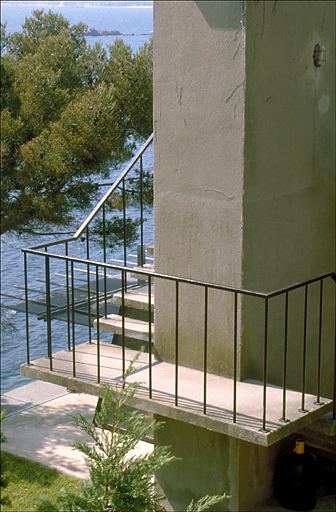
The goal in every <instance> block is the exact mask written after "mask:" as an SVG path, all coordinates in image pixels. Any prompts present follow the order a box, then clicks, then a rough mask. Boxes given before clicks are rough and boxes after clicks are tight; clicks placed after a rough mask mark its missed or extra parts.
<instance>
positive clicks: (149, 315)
mask: <svg viewBox="0 0 336 512" xmlns="http://www.w3.org/2000/svg"><path fill="white" fill-rule="evenodd" d="M151 287H152V280H151V276H150V275H148V305H149V308H148V309H149V313H148V355H149V364H148V371H149V379H148V380H149V398H152V290H151Z"/></svg>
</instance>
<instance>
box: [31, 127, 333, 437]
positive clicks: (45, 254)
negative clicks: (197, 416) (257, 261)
mask: <svg viewBox="0 0 336 512" xmlns="http://www.w3.org/2000/svg"><path fill="white" fill-rule="evenodd" d="M152 141H153V135H151V136H150V137H149V138H148V140H147V141H146V142H145V144H144V145H143V146H142V147H141V149H140V151H139V152H138V153H137V155H136V156H135V157H134V158H133V159H132V161H131V162H130V163H129V165H128V166H127V167H126V169H125V170H124V171H123V173H122V174H121V175H120V176H119V178H118V179H117V180H116V181H115V183H114V184H113V185H112V186H111V187H110V188H109V190H108V191H107V192H106V194H105V195H104V197H103V198H102V199H101V201H100V202H99V203H98V204H97V206H96V207H95V208H94V210H93V211H92V212H91V214H90V215H89V216H88V218H87V219H86V220H85V222H84V223H83V224H82V225H81V227H80V228H79V229H78V230H77V231H76V233H75V234H74V236H72V237H70V238H65V239H61V240H57V241H52V242H49V243H44V244H40V245H36V246H34V247H31V248H28V249H23V253H24V274H25V304H26V306H25V310H26V331H27V338H26V339H27V363H28V364H30V359H31V358H30V348H31V343H30V333H29V302H30V301H31V299H30V293H31V291H30V288H29V286H28V256H29V255H35V256H38V257H39V258H43V260H44V273H45V279H44V281H45V297H46V301H45V311H44V312H43V313H42V314H41V315H40V317H41V318H44V319H45V320H46V330H47V356H48V358H49V368H50V370H51V371H53V336H52V319H54V318H57V314H58V313H59V312H60V310H62V309H63V311H65V312H66V324H67V343H66V348H67V349H68V350H69V351H72V375H73V376H74V377H75V376H76V342H77V339H76V329H75V324H76V320H75V317H76V313H78V311H81V313H83V308H84V312H85V314H86V315H87V320H88V321H87V325H88V330H89V333H88V334H89V341H90V343H91V341H92V332H91V329H92V323H93V319H96V324H97V363H96V365H97V382H98V383H100V381H101V371H100V370H101V369H100V366H101V361H100V358H101V355H100V329H99V319H100V318H101V317H102V316H105V317H106V316H107V305H108V303H109V301H110V299H111V297H112V295H113V293H114V292H115V291H116V290H115V289H114V290H113V292H112V291H110V290H108V287H107V281H108V280H109V279H110V277H111V276H112V275H114V276H115V275H116V274H115V273H117V274H118V275H120V283H121V284H120V291H121V294H122V307H121V312H122V336H121V338H122V371H123V372H125V364H126V358H125V349H126V345H125V337H126V336H125V293H126V291H127V287H128V285H127V274H128V273H129V272H130V267H129V266H128V265H127V259H126V232H125V226H126V203H125V179H126V178H127V176H128V175H129V173H130V171H131V170H132V169H133V168H134V166H135V164H136V163H137V162H138V161H139V162H140V176H139V179H140V247H141V257H140V263H141V265H142V264H143V263H144V260H145V258H144V252H143V251H144V249H143V247H144V243H143V242H144V228H143V225H144V218H143V197H142V173H143V162H142V157H143V154H144V152H145V151H146V149H147V148H148V147H149V146H150V144H151V143H152ZM120 185H121V186H122V194H123V206H122V210H123V221H124V249H123V265H117V264H109V263H107V257H106V254H107V248H106V230H105V206H106V202H107V201H108V200H109V198H110V197H111V195H112V194H113V193H114V192H115V191H116V189H117V188H118V187H120ZM99 212H102V216H103V221H102V223H103V230H102V231H103V240H102V245H103V261H102V262H99V261H94V260H92V259H91V258H90V249H89V235H90V234H89V226H90V224H91V222H92V221H93V220H94V219H95V218H96V217H97V215H98V213H99ZM84 233H85V236H86V243H87V245H86V258H77V257H73V256H69V243H71V242H75V241H76V240H78V239H79V238H80V237H81V236H82V235H83V234H84ZM56 246H57V247H61V248H62V252H64V254H61V255H60V254H55V253H52V252H50V249H51V247H56ZM56 260H57V261H58V262H63V268H64V269H65V274H64V278H65V283H64V284H62V286H64V288H65V299H64V300H65V304H63V305H61V306H54V305H53V304H52V303H51V297H52V290H51V286H52V281H51V267H52V263H53V262H54V261H56ZM75 264H76V265H77V266H78V265H79V266H81V267H82V268H80V269H79V268H76V267H75V266H74V265H75ZM77 272H84V273H86V279H85V290H84V291H83V288H76V286H75V280H76V279H78V277H76V275H75V274H76V273H77ZM132 272H134V273H135V274H136V275H137V276H139V279H141V277H143V278H144V277H146V278H147V279H148V301H149V304H150V302H151V294H152V289H153V287H154V284H153V283H154V282H157V281H159V280H163V281H165V282H168V281H169V282H172V283H174V286H175V299H174V300H175V305H174V309H175V320H174V323H173V325H172V326H171V328H172V329H173V332H172V335H171V338H172V339H174V342H173V343H174V353H175V356H174V359H175V360H174V367H175V372H174V374H175V377H174V378H175V382H174V387H175V396H174V403H175V406H176V407H179V392H178V389H179V369H180V366H181V364H180V363H181V362H180V358H179V352H180V329H179V327H180V315H181V311H182V309H183V308H185V307H187V305H186V304H184V303H182V301H181V298H180V285H182V284H183V285H189V286H196V287H197V289H198V290H201V291H202V293H203V294H204V296H203V301H204V309H203V311H202V312H199V316H202V318H203V330H204V332H203V347H202V357H203V368H202V372H203V397H202V403H203V414H205V415H206V414H208V410H207V406H208V400H207V391H208V389H207V375H208V374H209V368H208V366H209V365H208V353H209V350H208V345H209V293H211V290H218V291H220V292H222V293H229V294H230V295H231V296H232V311H233V315H232V332H233V335H232V340H231V342H232V344H233V368H232V376H233V378H232V386H233V394H232V397H233V398H232V422H233V423H236V422H237V414H238V408H237V384H238V382H239V375H238V366H239V361H238V350H239V347H238V344H239V341H238V339H239V322H238V315H239V301H240V300H241V298H242V297H251V298H252V299H253V300H255V301H262V302H263V320H262V332H263V335H262V336H263V341H262V353H263V356H262V384H263V394H262V410H263V413H262V428H261V430H262V431H267V428H266V423H267V400H266V398H267V385H268V383H269V382H268V381H269V379H268V370H269V367H268V365H269V350H270V348H271V347H272V344H273V345H274V343H276V342H275V341H274V340H273V339H272V336H271V335H270V328H269V327H270V326H269V324H270V320H269V307H270V303H271V301H272V300H273V299H274V298H276V297H283V311H282V314H283V316H284V320H283V368H282V392H283V393H282V396H283V398H282V411H281V420H282V421H283V422H286V421H287V418H286V408H287V403H286V399H287V389H288V333H289V330H290V329H289V325H288V318H289V309H290V308H289V297H290V295H291V294H292V293H293V292H294V291H295V290H299V289H302V290H303V295H304V296H303V311H304V313H303V336H302V346H301V348H302V365H301V366H302V371H301V377H302V380H301V390H300V391H301V397H302V398H301V411H302V412H305V397H306V394H307V392H306V378H307V375H308V373H310V372H311V368H310V367H307V329H308V327H307V326H308V292H309V289H310V287H311V286H312V285H313V284H314V283H317V285H319V287H320V288H319V299H318V301H317V304H316V308H317V310H316V311H317V312H316V316H317V317H318V328H317V332H318V335H317V341H316V344H317V360H316V365H317V377H316V383H315V391H316V402H317V403H318V404H319V403H320V398H321V380H322V377H321V375H322V374H321V368H322V347H323V343H322V337H323V322H325V320H324V316H325V313H324V316H323V311H324V309H323V308H324V291H323V290H324V288H323V286H324V283H325V282H326V281H327V280H330V279H333V280H334V281H335V273H333V272H329V273H325V274H323V275H319V276H317V277H314V278H312V279H309V280H306V281H303V282H300V283H297V284H294V285H292V286H288V287H286V288H282V289H280V290H276V291H273V292H270V293H261V292H257V291H251V290H244V289H238V288H234V287H228V286H224V285H218V284H213V283H208V282H202V281H199V280H193V279H186V278H183V277H179V276H172V275H166V274H162V273H157V272H149V271H147V270H146V269H145V268H142V269H140V270H139V269H136V270H132ZM111 273H113V274H111ZM91 277H93V280H92V279H91ZM100 278H103V279H100ZM101 281H102V282H101ZM79 292H80V294H81V295H80V296H77V298H76V294H78V293H79ZM83 295H84V296H83ZM148 311H149V314H148V324H149V325H148V333H149V342H148V354H149V356H148V371H149V376H148V377H149V379H148V381H149V390H148V394H149V398H150V399H152V395H153V386H152V354H153V346H154V345H153V343H154V342H153V339H152V334H151V324H152V322H153V320H152V316H151V308H150V307H149V308H148ZM331 314H332V313H331ZM281 321H282V320H281ZM225 342H226V343H227V342H228V340H225ZM334 354H335V355H334V360H333V361H329V363H330V364H331V365H333V371H332V374H333V385H332V387H333V418H334V419H336V339H335V348H334Z"/></svg>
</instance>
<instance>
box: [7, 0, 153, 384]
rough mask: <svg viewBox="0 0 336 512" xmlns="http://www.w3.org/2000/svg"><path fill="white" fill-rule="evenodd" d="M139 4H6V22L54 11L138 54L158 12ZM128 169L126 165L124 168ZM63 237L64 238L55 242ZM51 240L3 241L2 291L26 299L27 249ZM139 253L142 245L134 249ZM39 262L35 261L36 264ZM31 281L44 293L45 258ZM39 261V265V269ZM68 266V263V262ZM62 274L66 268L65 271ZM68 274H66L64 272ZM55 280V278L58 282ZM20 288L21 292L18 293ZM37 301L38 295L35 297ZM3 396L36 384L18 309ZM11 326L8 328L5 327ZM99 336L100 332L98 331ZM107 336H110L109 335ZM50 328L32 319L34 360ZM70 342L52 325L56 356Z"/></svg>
mask: <svg viewBox="0 0 336 512" xmlns="http://www.w3.org/2000/svg"><path fill="white" fill-rule="evenodd" d="M137 3H138V2H115V4H114V3H113V2H57V1H56V2H47V1H39V2H38V1H37V2H18V1H15V2H1V22H2V23H4V22H7V26H6V31H7V33H13V32H17V31H20V30H21V28H22V23H23V22H24V20H25V18H26V17H29V16H30V15H31V13H32V11H33V10H36V9H41V8H43V9H44V10H45V11H48V10H49V9H51V10H52V11H53V12H59V13H62V14H63V16H64V17H65V18H67V19H69V21H70V23H71V24H72V25H73V24H75V23H78V22H79V21H82V22H83V23H85V24H87V25H88V27H89V28H95V29H97V30H100V29H104V30H119V32H121V33H122V34H131V35H125V36H118V37H120V38H122V39H123V40H124V41H125V42H126V43H128V44H129V45H130V46H131V47H132V50H133V51H134V52H136V51H137V50H138V49H139V46H142V45H143V44H144V43H145V42H146V41H148V40H149V38H150V36H151V33H152V30H153V9H152V5H151V3H150V2H143V4H145V6H138V5H136V4H137ZM115 38H116V37H115V36H104V37H101V38H100V39H101V41H102V44H103V45H104V46H105V47H106V48H107V47H108V45H109V44H111V43H113V42H114V40H115ZM86 39H87V42H88V44H91V45H93V44H94V43H95V42H96V41H97V40H98V39H99V38H96V37H87V38H86ZM152 162H153V154H152V150H151V149H150V150H149V151H148V150H147V152H146V154H145V157H144V169H145V170H146V168H148V169H150V168H152ZM124 165H126V163H125V164H124ZM123 167H124V166H121V168H120V169H116V170H113V169H111V179H110V180H109V181H112V182H113V179H115V177H116V176H118V175H119V174H120V172H121V171H122V169H123ZM105 192H106V188H102V189H101V196H103V195H104V193H105ZM127 216H131V217H139V212H138V211H137V210H135V209H134V210H132V209H131V208H130V209H128V210H127ZM145 217H146V218H147V221H146V223H145V235H144V243H145V244H151V243H152V242H153V238H152V237H153V218H152V213H151V212H148V211H146V212H145ZM77 220H78V222H77V224H76V229H77V228H78V227H79V226H80V225H81V224H82V222H83V221H84V220H85V215H83V214H82V213H81V214H79V215H78V218H77ZM54 238H58V239H59V238H63V237H62V236H57V237H52V239H54ZM50 239H51V238H50V237H39V236H34V237H29V238H28V239H27V238H24V237H23V236H18V235H13V234H11V233H6V234H4V235H2V236H1V292H2V293H5V294H9V295H14V296H18V297H24V290H23V289H22V287H24V273H23V253H22V252H21V249H22V247H30V246H33V245H37V244H39V243H43V242H47V241H49V240H50ZM131 252H132V253H134V252H136V246H135V247H133V248H132V249H131ZM85 253H86V244H85V243H80V242H75V243H73V244H69V255H70V256H74V257H79V258H85ZM101 253H102V249H101V248H99V247H93V248H92V249H91V253H90V258H92V259H95V260H96V261H103V259H102V254H101ZM108 257H109V258H111V257H113V258H117V259H121V258H122V251H121V250H120V249H119V250H116V251H115V252H114V253H113V254H109V255H108ZM34 258H35V260H34ZM28 261H29V267H28V268H29V269H30V270H29V272H28V282H29V285H30V286H34V288H40V289H41V290H42V291H43V290H44V284H43V283H39V284H37V283H36V282H35V279H36V278H39V279H42V280H43V279H44V278H45V275H44V267H43V263H42V262H41V257H40V258H37V257H33V256H29V260H28ZM35 261H36V264H34V263H35ZM62 264H63V266H64V263H62ZM60 270H61V271H62V269H60ZM63 272H64V269H63ZM52 280H55V278H52ZM14 286H19V287H21V288H14ZM33 296H34V295H33ZM16 302H19V301H18V300H15V299H12V298H9V297H1V303H2V305H5V306H6V305H7V306H8V305H10V304H15V303H16ZM1 320H2V329H1V393H5V392H7V391H9V390H11V389H13V388H16V387H19V386H22V385H24V384H26V383H28V382H31V379H28V378H25V377H21V376H20V365H21V364H23V363H25V362H26V361H27V357H26V327H25V322H26V320H25V313H21V312H18V311H15V310H14V309H8V308H5V307H2V308H1ZM5 323H6V324H9V325H8V326H7V327H6V328H5V329H4V328H3V327H4V324H5ZM93 332H95V331H93ZM105 336H106V334H105ZM46 337H47V334H46V323H45V322H44V321H43V320H38V319H37V317H36V316H34V315H29V338H30V351H31V353H30V357H31V360H33V359H34V358H37V357H41V356H42V355H44V348H43V349H42V348H41V347H45V345H46ZM66 337H67V326H66V323H65V322H61V321H57V320H53V321H52V343H53V352H55V351H57V350H60V349H62V348H65V346H64V343H65V339H66ZM87 338H88V328H87V327H85V326H77V327H76V340H78V341H79V342H80V341H83V340H85V341H86V339H87Z"/></svg>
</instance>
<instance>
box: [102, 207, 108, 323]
mask: <svg viewBox="0 0 336 512" xmlns="http://www.w3.org/2000/svg"><path fill="white" fill-rule="evenodd" d="M103 233H104V237H103V245H104V247H103V250H104V263H106V218H105V203H104V204H103ZM104 304H105V317H107V297H106V267H104Z"/></svg>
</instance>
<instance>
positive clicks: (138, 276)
mask: <svg viewBox="0 0 336 512" xmlns="http://www.w3.org/2000/svg"><path fill="white" fill-rule="evenodd" d="M136 270H144V271H145V272H154V265H153V264H152V263H145V264H144V265H143V266H142V267H133V268H132V270H131V273H130V276H131V277H133V278H135V279H139V280H141V281H147V280H148V276H146V275H143V274H137V273H136V272H135V271H136Z"/></svg>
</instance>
